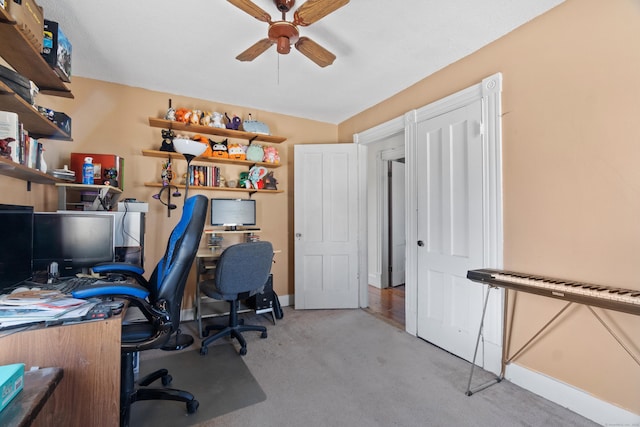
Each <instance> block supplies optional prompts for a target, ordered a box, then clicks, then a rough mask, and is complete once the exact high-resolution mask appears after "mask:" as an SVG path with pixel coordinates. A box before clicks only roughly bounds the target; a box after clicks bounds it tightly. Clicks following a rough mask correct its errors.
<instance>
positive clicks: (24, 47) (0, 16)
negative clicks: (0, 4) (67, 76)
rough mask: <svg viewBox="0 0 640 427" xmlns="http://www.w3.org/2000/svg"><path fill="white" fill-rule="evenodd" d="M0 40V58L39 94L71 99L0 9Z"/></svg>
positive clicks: (40, 56)
mask: <svg viewBox="0 0 640 427" xmlns="http://www.w3.org/2000/svg"><path fill="white" fill-rule="evenodd" d="M0 40H2V43H0V56H1V57H2V58H3V59H4V60H5V61H7V63H9V65H11V66H12V67H13V68H14V69H15V70H16V71H17V72H18V73H20V74H22V75H24V76H25V77H27V78H28V79H30V80H32V81H33V82H34V83H35V84H36V86H38V88H39V89H40V93H42V94H45V95H53V96H60V97H64V98H73V95H72V94H71V90H70V89H69V88H68V87H67V85H66V84H65V82H63V81H62V80H61V79H60V77H58V75H57V74H56V73H55V71H53V69H52V68H51V66H49V64H48V63H47V61H46V60H45V59H44V58H43V57H42V55H41V53H40V52H39V51H38V49H36V47H35V46H34V45H32V44H31V42H29V40H28V39H27V38H26V37H25V36H24V34H23V33H22V31H20V29H19V28H18V27H17V26H16V24H15V21H13V18H12V17H11V15H9V13H8V12H7V11H6V10H5V9H3V8H0ZM3 108H4V107H3Z"/></svg>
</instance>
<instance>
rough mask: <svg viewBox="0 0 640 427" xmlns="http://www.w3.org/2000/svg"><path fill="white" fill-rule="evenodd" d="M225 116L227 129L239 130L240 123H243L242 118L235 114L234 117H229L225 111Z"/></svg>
mask: <svg viewBox="0 0 640 427" xmlns="http://www.w3.org/2000/svg"><path fill="white" fill-rule="evenodd" d="M224 116H225V117H226V118H227V129H231V130H238V129H240V125H241V124H242V120H240V117H238V116H236V115H235V114H234V115H233V119H232V118H231V117H229V115H228V114H227V113H224Z"/></svg>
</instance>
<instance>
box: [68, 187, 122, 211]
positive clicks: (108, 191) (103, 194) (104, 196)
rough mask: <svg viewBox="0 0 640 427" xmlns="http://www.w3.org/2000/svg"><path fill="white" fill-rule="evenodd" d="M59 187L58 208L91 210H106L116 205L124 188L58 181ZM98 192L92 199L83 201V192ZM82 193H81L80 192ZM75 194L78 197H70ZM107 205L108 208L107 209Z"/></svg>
mask: <svg viewBox="0 0 640 427" xmlns="http://www.w3.org/2000/svg"><path fill="white" fill-rule="evenodd" d="M56 187H58V210H79V209H78V208H82V209H81V210H90V211H104V210H109V208H113V207H114V206H116V203H117V202H118V199H119V198H120V194H122V190H121V189H119V188H117V187H112V186H110V185H91V184H73V183H57V184H56ZM83 192H84V193H96V197H95V198H94V199H93V200H92V201H90V202H87V201H82V198H81V197H78V195H80V196H81V195H82V193H83ZM78 193H80V194H78ZM70 195H75V196H76V197H73V196H72V197H69V196H70ZM105 207H106V209H105Z"/></svg>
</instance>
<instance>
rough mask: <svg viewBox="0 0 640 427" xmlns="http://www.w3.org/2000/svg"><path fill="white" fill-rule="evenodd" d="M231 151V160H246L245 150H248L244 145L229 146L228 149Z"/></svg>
mask: <svg viewBox="0 0 640 427" xmlns="http://www.w3.org/2000/svg"><path fill="white" fill-rule="evenodd" d="M227 149H228V151H229V158H230V159H234V160H246V159H247V153H246V152H245V150H246V149H247V146H246V145H242V144H229V146H228V147H227Z"/></svg>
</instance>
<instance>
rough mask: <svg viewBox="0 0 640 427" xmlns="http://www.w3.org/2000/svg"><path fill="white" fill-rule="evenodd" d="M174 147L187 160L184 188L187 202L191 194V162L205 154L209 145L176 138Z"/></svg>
mask: <svg viewBox="0 0 640 427" xmlns="http://www.w3.org/2000/svg"><path fill="white" fill-rule="evenodd" d="M173 147H174V148H175V149H176V151H177V152H178V153H180V154H182V155H183V156H184V158H185V159H187V181H186V182H185V186H184V200H185V201H186V200H187V196H188V194H189V181H191V161H192V160H193V159H194V158H196V157H198V156H199V155H201V154H202V153H204V151H205V150H206V149H207V144H203V143H202V142H198V141H193V140H191V139H185V138H174V139H173Z"/></svg>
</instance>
